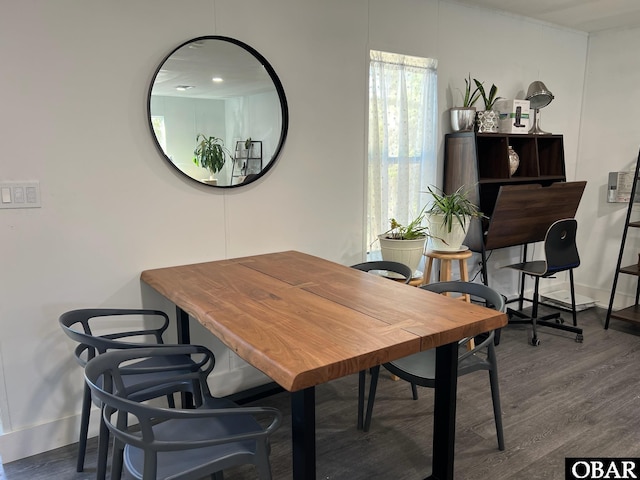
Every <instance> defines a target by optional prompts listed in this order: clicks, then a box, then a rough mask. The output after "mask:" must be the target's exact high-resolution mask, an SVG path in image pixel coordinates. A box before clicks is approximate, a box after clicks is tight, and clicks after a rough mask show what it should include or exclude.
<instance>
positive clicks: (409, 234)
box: [383, 205, 429, 240]
mask: <svg viewBox="0 0 640 480" xmlns="http://www.w3.org/2000/svg"><path fill="white" fill-rule="evenodd" d="M426 210H427V207H426V205H425V206H424V207H423V208H422V210H420V213H418V215H417V216H416V217H415V218H414V219H413V220H411V222H409V223H408V224H407V225H402V224H401V223H399V222H398V221H397V220H396V219H395V218H392V219H391V220H389V222H390V223H391V228H390V229H389V230H387V231H386V232H384V233H383V235H384V236H385V237H387V238H391V239H393V240H416V239H418V238H422V237H426V236H428V235H429V233H428V230H429V227H428V226H426V225H423V224H422V222H423V220H424V217H425V215H426Z"/></svg>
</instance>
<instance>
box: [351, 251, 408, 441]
mask: <svg viewBox="0 0 640 480" xmlns="http://www.w3.org/2000/svg"><path fill="white" fill-rule="evenodd" d="M351 268H355V269H356V270H361V271H363V272H378V271H381V272H393V273H397V274H398V275H401V276H403V277H404V279H405V281H404V283H409V282H410V281H411V277H413V271H412V270H411V267H409V266H408V265H405V264H404V263H400V262H392V261H389V260H372V261H370V262H363V263H358V264H356V265H351ZM366 374H367V372H366V371H365V370H362V371H361V372H360V373H359V376H358V429H359V430H361V429H362V426H363V420H364V418H363V413H362V412H363V411H364V387H365V382H366ZM414 388H415V386H414Z"/></svg>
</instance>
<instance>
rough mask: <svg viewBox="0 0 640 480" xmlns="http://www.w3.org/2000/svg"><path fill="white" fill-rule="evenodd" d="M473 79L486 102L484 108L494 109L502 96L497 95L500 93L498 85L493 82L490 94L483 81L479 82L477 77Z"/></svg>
mask: <svg viewBox="0 0 640 480" xmlns="http://www.w3.org/2000/svg"><path fill="white" fill-rule="evenodd" d="M473 81H474V82H475V84H476V91H477V92H479V93H480V96H481V97H482V101H483V102H484V109H485V110H487V111H488V110H492V109H493V106H494V105H495V103H496V101H498V100H500V99H501V98H502V97H497V96H496V95H497V94H498V87H496V86H495V84H492V85H491V89H490V90H489V94H487V93H486V91H485V89H484V85H483V82H479V81H478V80H476V79H475V78H474V79H473Z"/></svg>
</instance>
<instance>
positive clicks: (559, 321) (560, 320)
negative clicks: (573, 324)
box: [556, 318, 564, 325]
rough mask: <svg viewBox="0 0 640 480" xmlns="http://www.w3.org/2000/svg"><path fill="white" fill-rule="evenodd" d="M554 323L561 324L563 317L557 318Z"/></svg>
mask: <svg viewBox="0 0 640 480" xmlns="http://www.w3.org/2000/svg"><path fill="white" fill-rule="evenodd" d="M556 323H558V324H560V325H562V324H563V323H564V318H558V319H557V320H556Z"/></svg>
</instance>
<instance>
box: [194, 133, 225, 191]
mask: <svg viewBox="0 0 640 480" xmlns="http://www.w3.org/2000/svg"><path fill="white" fill-rule="evenodd" d="M193 154H194V155H195V157H193V163H195V164H196V165H198V166H200V167H202V168H206V169H207V170H209V173H210V176H209V178H208V179H205V180H203V182H205V183H210V184H211V185H217V183H218V181H217V179H216V178H215V174H216V173H218V172H219V171H220V170H222V167H224V163H225V161H226V158H225V155H229V157H231V154H230V153H229V151H228V150H227V149H226V148H225V146H224V142H223V141H222V139H221V138H217V137H212V136H209V137H207V136H206V135H204V134H202V133H199V134H198V135H197V136H196V149H195V150H194V151H193Z"/></svg>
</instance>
